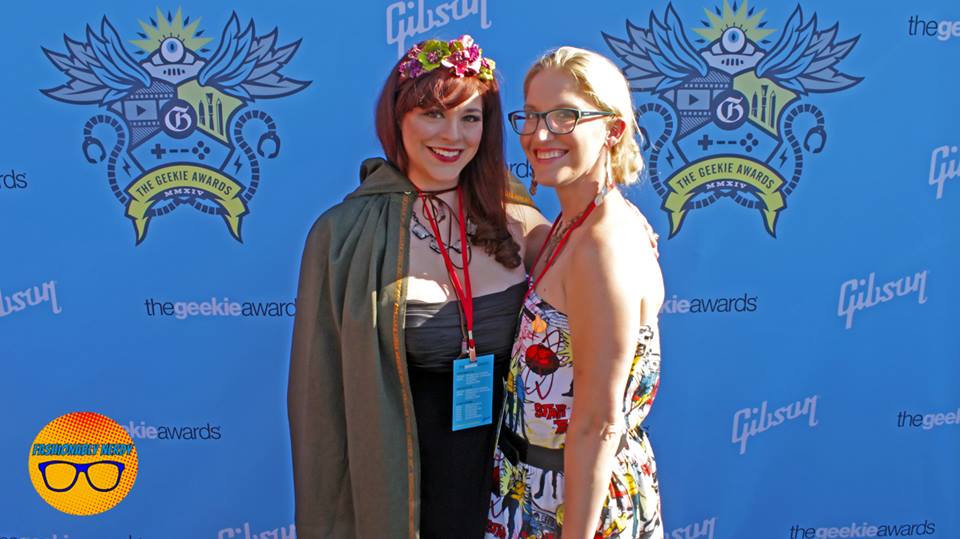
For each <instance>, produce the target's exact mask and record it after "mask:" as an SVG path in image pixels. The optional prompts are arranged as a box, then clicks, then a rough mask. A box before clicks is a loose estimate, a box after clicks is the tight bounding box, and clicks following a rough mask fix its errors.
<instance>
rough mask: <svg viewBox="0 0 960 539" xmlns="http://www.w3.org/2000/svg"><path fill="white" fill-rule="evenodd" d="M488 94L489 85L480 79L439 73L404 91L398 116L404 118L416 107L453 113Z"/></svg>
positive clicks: (414, 82)
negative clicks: (474, 95)
mask: <svg viewBox="0 0 960 539" xmlns="http://www.w3.org/2000/svg"><path fill="white" fill-rule="evenodd" d="M488 90H489V88H488V87H487V84H486V83H484V81H482V80H480V79H478V78H476V77H456V76H453V75H450V74H449V73H448V72H447V70H446V69H436V70H434V72H433V73H429V74H427V75H423V76H420V77H418V78H416V79H414V80H412V81H411V83H410V84H408V85H406V87H405V88H401V89H400V95H399V96H397V113H398V114H397V115H398V116H401V117H402V116H403V115H404V114H406V113H407V112H409V111H410V110H412V109H414V108H416V107H421V108H433V107H439V108H442V109H451V108H453V107H456V106H457V105H460V104H461V103H463V102H464V101H466V100H467V99H469V98H470V97H471V96H473V94H474V93H478V94H479V95H481V96H483V95H484V94H485V93H486V92H487V91H488Z"/></svg>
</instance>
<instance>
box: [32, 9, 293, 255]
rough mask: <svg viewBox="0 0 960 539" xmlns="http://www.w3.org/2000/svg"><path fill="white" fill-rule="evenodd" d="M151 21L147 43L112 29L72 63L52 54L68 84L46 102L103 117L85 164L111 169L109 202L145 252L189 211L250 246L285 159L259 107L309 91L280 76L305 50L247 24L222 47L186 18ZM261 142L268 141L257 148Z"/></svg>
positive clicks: (87, 142)
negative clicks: (248, 229) (255, 218)
mask: <svg viewBox="0 0 960 539" xmlns="http://www.w3.org/2000/svg"><path fill="white" fill-rule="evenodd" d="M149 20H150V22H149V23H146V22H143V21H140V28H141V29H142V32H141V33H140V36H141V37H142V38H143V39H134V40H126V39H123V38H121V37H120V34H119V33H118V32H117V30H116V29H115V28H114V27H113V25H112V24H110V21H108V20H107V18H106V17H104V18H103V19H102V20H101V22H100V29H99V32H97V31H94V29H93V28H90V27H89V26H88V27H87V30H86V35H85V36H84V37H85V39H82V40H81V41H75V40H73V39H70V37H68V36H66V35H64V44H65V46H66V50H65V51H64V52H56V51H54V50H50V49H43V52H44V54H46V56H47V58H48V59H49V60H50V62H52V63H53V65H54V66H55V67H56V68H57V69H59V70H60V71H62V72H63V73H64V74H65V75H66V76H67V77H68V80H67V81H66V82H65V83H64V84H62V85H60V86H57V87H56V88H51V89H47V90H43V93H44V94H45V95H47V96H48V97H50V98H52V99H55V100H57V101H61V102H63V103H70V104H75V105H95V106H96V107H97V108H98V110H97V113H96V114H95V115H94V116H92V117H91V118H90V119H89V120H87V122H86V124H85V125H84V126H83V146H82V149H83V155H84V157H85V158H86V160H87V162H88V163H90V164H93V165H97V164H100V163H103V162H104V161H106V165H107V166H106V169H107V170H106V172H107V182H108V184H109V185H110V191H111V192H112V193H113V195H114V197H115V198H116V199H117V201H118V202H119V203H120V204H121V205H123V206H124V209H125V214H126V216H127V217H128V218H130V220H131V221H132V224H133V228H134V232H135V234H136V242H137V244H138V245H139V244H140V243H141V242H143V240H144V239H145V238H146V234H147V228H148V226H149V224H150V222H151V220H152V219H153V218H155V217H161V216H164V215H167V214H169V213H171V212H173V211H175V210H179V209H181V208H185V207H189V208H191V209H193V210H195V211H198V212H200V213H202V214H205V215H210V216H216V217H219V218H220V219H222V220H223V222H224V224H226V226H227V229H228V230H229V231H230V235H231V236H233V237H234V238H235V239H236V240H237V241H241V236H240V233H241V225H242V221H243V217H244V216H245V215H246V214H247V213H249V211H250V207H249V204H250V201H251V200H253V197H254V195H255V194H256V193H257V188H258V187H259V185H260V173H261V167H262V165H261V161H260V159H261V158H264V159H273V158H275V157H277V155H279V153H280V137H279V135H278V134H277V125H276V123H275V122H274V121H273V118H271V117H270V116H269V115H268V114H267V113H266V112H263V111H261V110H252V109H249V108H248V107H249V106H250V105H252V104H253V103H254V102H256V103H257V104H262V103H264V102H265V101H266V100H269V99H277V98H282V97H285V96H289V95H292V94H295V93H297V92H299V91H301V90H303V89H304V88H306V87H307V85H308V84H310V82H309V81H299V80H295V79H291V78H288V77H286V76H285V75H284V74H283V73H281V71H280V70H281V68H283V67H284V66H286V65H287V64H288V63H289V62H290V61H291V60H292V58H293V55H294V54H296V52H297V49H298V48H299V46H300V41H299V40H298V41H294V42H293V43H288V44H286V45H281V44H280V43H279V41H278V38H277V30H273V31H272V32H270V33H267V34H257V32H256V29H255V28H254V24H253V21H250V22H249V23H247V25H246V26H245V27H241V26H240V20H239V19H238V17H237V14H236V13H233V14H231V15H230V19H229V20H228V21H227V24H226V26H225V27H224V28H223V30H222V33H221V36H220V39H219V41H216V40H215V39H214V38H213V37H205V36H203V33H204V31H203V30H202V29H200V28H199V24H200V19H199V18H197V19H193V20H191V18H190V17H186V18H184V17H183V14H182V13H181V11H180V10H179V9H178V10H177V12H176V15H173V14H172V13H170V12H167V13H166V15H164V13H163V12H161V11H160V10H159V9H157V14H156V18H152V17H151V18H150V19H149ZM128 44H132V45H133V46H134V47H135V49H133V51H132V52H131V51H130V50H128V48H127V46H128ZM245 109H246V110H245ZM254 126H256V127H254ZM252 130H258V131H259V135H258V137H257V138H256V140H255V141H247V139H246V137H247V136H249V135H250V134H251V133H250V131H252ZM104 135H106V136H107V137H108V138H107V139H106V142H105V141H104V139H102V138H101V137H103V136H104Z"/></svg>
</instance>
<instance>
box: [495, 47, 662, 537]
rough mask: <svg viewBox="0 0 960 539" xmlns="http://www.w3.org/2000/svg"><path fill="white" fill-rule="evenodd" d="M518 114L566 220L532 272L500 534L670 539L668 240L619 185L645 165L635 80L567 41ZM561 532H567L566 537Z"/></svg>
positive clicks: (499, 475) (518, 127) (501, 452)
mask: <svg viewBox="0 0 960 539" xmlns="http://www.w3.org/2000/svg"><path fill="white" fill-rule="evenodd" d="M524 94H525V104H524V108H523V110H521V111H516V112H512V113H510V115H509V118H510V122H511V125H512V127H513V129H514V130H515V131H516V132H517V133H518V134H519V135H520V142H521V145H522V146H523V150H524V152H525V153H526V155H527V158H528V159H529V161H530V163H531V165H532V166H533V169H534V173H535V178H536V180H537V182H538V183H539V184H540V185H544V186H547V187H552V188H554V189H556V192H557V196H558V198H559V200H560V205H561V208H562V213H561V214H560V216H558V217H557V220H556V221H555V222H554V225H553V229H552V231H551V235H550V236H549V238H548V240H547V242H546V244H545V245H544V247H543V249H542V250H541V252H540V256H539V257H538V259H537V262H536V264H535V265H534V267H533V270H532V271H531V276H530V289H529V291H528V292H527V295H526V297H525V299H524V303H523V309H522V312H521V319H520V328H519V331H518V335H517V339H516V341H515V343H514V347H513V354H512V362H511V367H510V371H509V372H508V375H507V397H506V404H505V410H504V417H503V423H502V425H501V430H500V436H499V440H498V448H497V452H496V457H495V470H494V478H495V486H494V492H493V496H492V500H491V504H490V509H489V519H488V524H487V537H497V538H501V539H503V538H511V539H512V538H517V537H538V538H548V537H549V538H558V537H562V538H563V539H586V538H591V539H592V538H594V537H632V538H644V539H654V538H656V539H659V538H662V537H663V525H662V521H661V518H660V496H659V486H658V482H657V471H656V464H655V462H654V458H653V452H652V450H651V448H650V444H649V441H648V440H647V436H646V433H645V432H644V431H643V430H641V424H642V422H643V420H644V418H645V417H646V415H647V412H648V411H649V410H650V406H651V404H652V402H653V399H654V397H655V395H656V393H657V387H658V385H659V374H660V342H659V333H658V329H657V313H658V311H659V310H660V305H661V304H662V302H663V295H664V292H663V279H662V276H661V273H660V266H659V264H658V262H657V255H656V248H655V237H653V236H652V232H650V229H649V226H648V225H647V222H646V220H645V219H644V217H643V216H642V215H641V214H640V212H639V211H638V210H637V209H636V208H635V207H634V206H633V205H632V204H630V202H628V201H627V200H626V199H625V198H624V197H623V196H622V195H621V193H620V191H619V190H618V189H617V186H618V185H623V184H628V183H631V182H633V181H635V180H636V179H637V176H638V173H639V172H640V169H641V166H642V160H641V157H640V151H639V148H638V146H637V142H636V141H635V135H636V133H637V127H636V120H635V118H634V115H633V107H632V103H631V100H630V92H629V90H628V87H627V83H626V81H625V80H624V78H623V76H622V75H621V73H620V71H619V70H618V69H617V68H616V66H614V65H613V64H612V63H611V62H610V61H609V60H607V59H606V58H604V57H602V56H600V55H599V54H596V53H594V52H590V51H586V50H582V49H576V48H573V47H561V48H559V49H557V50H555V51H553V52H550V53H548V54H546V55H545V56H543V57H542V58H541V59H540V60H539V61H537V63H536V64H535V65H534V66H533V67H532V68H531V69H530V71H529V72H528V73H527V77H526V80H525V82H524ZM561 531H562V536H561Z"/></svg>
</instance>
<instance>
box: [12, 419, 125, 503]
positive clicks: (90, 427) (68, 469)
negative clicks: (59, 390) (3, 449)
mask: <svg viewBox="0 0 960 539" xmlns="http://www.w3.org/2000/svg"><path fill="white" fill-rule="evenodd" d="M28 466H29V469H30V480H31V481H32V482H33V487H34V488H35V489H36V490H37V493H38V494H40V497H41V498H43V499H44V500H45V501H46V502H47V503H49V504H50V505H51V506H53V507H54V508H56V509H58V510H60V511H63V512H64V513H68V514H71V515H96V514H98V513H103V512H104V511H107V510H109V509H112V508H113V507H115V506H116V505H117V504H118V503H120V502H121V501H123V499H124V498H125V497H126V496H127V494H128V493H129V492H130V489H132V488H133V483H134V481H136V479H137V469H138V458H137V448H136V447H135V446H134V444H133V440H132V439H130V435H129V434H127V432H126V431H125V430H123V427H121V426H120V425H119V424H117V423H116V422H115V421H113V420H112V419H110V418H109V417H106V416H104V415H100V414H98V413H94V412H72V413H69V414H66V415H62V416H60V417H58V418H56V419H54V420H53V421H51V422H50V423H48V424H47V425H46V426H45V427H43V429H42V430H41V431H40V433H39V434H37V437H36V439H35V440H34V441H33V445H31V446H30V455H29V457H28Z"/></svg>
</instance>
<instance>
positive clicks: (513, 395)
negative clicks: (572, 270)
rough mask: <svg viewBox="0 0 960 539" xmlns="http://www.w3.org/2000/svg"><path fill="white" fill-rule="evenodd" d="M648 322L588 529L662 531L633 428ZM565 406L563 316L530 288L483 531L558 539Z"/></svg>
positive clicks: (653, 390)
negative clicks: (593, 525) (604, 492)
mask: <svg viewBox="0 0 960 539" xmlns="http://www.w3.org/2000/svg"><path fill="white" fill-rule="evenodd" d="M658 342H659V340H658V339H657V338H656V328H655V327H651V326H642V327H641V330H640V334H639V336H638V339H637V350H636V353H635V354H634V358H633V364H632V366H631V368H630V374H629V376H628V378H627V385H626V388H625V391H624V399H623V408H622V410H623V415H624V420H625V424H626V426H627V433H626V434H625V435H624V436H623V439H622V440H621V443H620V447H619V448H618V450H617V453H616V457H615V463H614V469H613V473H612V476H611V478H610V486H609V493H608V496H607V498H606V500H605V501H604V505H603V509H602V511H601V515H600V522H599V523H598V525H597V533H596V537H598V538H606V537H618V538H628V537H629V538H640V539H662V538H663V534H664V532H663V524H662V520H661V516H660V488H659V485H658V482H657V468H656V462H655V461H654V458H653V451H652V450H651V448H650V443H649V441H648V439H647V435H646V433H645V432H644V431H643V430H642V429H641V428H640V426H641V423H642V422H643V419H644V418H645V417H646V415H647V413H648V412H649V410H650V406H651V405H652V404H653V400H654V397H655V396H656V394H657V388H658V386H659V383H660V351H659V348H658V344H657V343H658ZM572 411H573V356H572V352H571V346H570V327H569V325H568V323H567V317H566V315H565V314H563V313H562V312H560V311H558V310H557V309H555V308H553V307H552V306H551V305H550V304H548V303H547V302H546V301H544V300H543V299H542V298H540V297H539V296H538V295H537V293H536V292H535V291H532V290H531V291H530V293H529V296H528V297H527V299H526V301H525V302H524V305H523V309H522V311H521V313H520V327H519V331H518V335H517V340H516V342H515V343H514V346H513V354H512V360H511V365H510V371H509V373H508V375H507V382H506V402H505V408H504V412H503V414H504V415H503V422H502V425H501V427H500V436H499V442H498V447H497V449H496V454H495V457H494V470H493V480H494V483H493V484H494V487H493V493H492V495H491V501H490V509H489V515H488V521H487V530H486V537H487V538H488V539H518V538H537V539H559V537H560V529H561V526H562V524H563V499H564V497H563V447H564V438H565V435H566V430H567V425H568V421H569V419H570V415H571V412H572Z"/></svg>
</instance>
